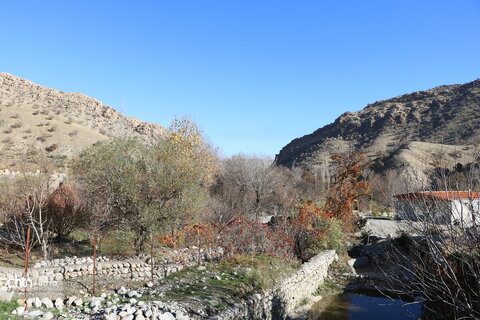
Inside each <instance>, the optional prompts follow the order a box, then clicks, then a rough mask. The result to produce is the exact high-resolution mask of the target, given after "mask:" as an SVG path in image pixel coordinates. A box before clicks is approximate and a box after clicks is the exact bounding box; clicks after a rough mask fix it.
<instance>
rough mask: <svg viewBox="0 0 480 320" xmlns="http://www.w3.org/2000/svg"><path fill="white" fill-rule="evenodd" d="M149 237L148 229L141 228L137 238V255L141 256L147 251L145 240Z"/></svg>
mask: <svg viewBox="0 0 480 320" xmlns="http://www.w3.org/2000/svg"><path fill="white" fill-rule="evenodd" d="M146 237H147V228H145V227H144V226H140V227H139V228H138V232H137V235H136V237H135V254H136V255H139V254H140V253H142V252H143V251H144V249H145V239H146Z"/></svg>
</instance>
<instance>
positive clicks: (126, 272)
mask: <svg viewBox="0 0 480 320" xmlns="http://www.w3.org/2000/svg"><path fill="white" fill-rule="evenodd" d="M200 253H201V257H200V261H201V262H205V261H212V260H218V259H219V258H221V257H223V255H224V252H223V250H222V249H221V248H217V249H210V250H208V251H206V250H203V249H202V250H201V252H200ZM149 261H150V259H149V258H148V257H143V258H136V259H127V260H109V259H108V258H105V257H99V258H98V259H97V263H96V268H97V275H99V276H108V277H114V278H122V279H132V280H139V281H141V280H149V279H150V278H151V265H150V263H149ZM197 262H198V249H193V250H187V249H186V250H172V251H170V252H169V253H168V254H166V255H165V256H163V257H161V258H158V259H156V264H155V265H154V270H153V272H154V277H155V278H164V277H166V276H168V275H169V274H171V273H173V272H177V271H179V270H182V269H183V268H184V267H186V266H192V265H195V264H196V263H197ZM23 275H24V271H23V269H20V268H1V267H0V293H1V292H3V293H6V292H10V293H11V292H16V291H22V290H23V287H21V286H17V285H13V282H14V281H16V280H17V279H19V280H21V279H24V278H23ZM91 275H93V260H92V259H91V258H65V259H55V260H52V261H42V263H38V264H36V265H35V266H34V267H32V268H30V269H29V272H28V279H29V281H31V283H29V284H28V286H33V287H40V286H44V285H47V284H53V283H59V282H62V281H65V280H74V279H78V278H82V277H85V276H91ZM12 285H13V286H12ZM4 295H5V296H7V297H8V296H11V295H10V294H4ZM1 298H2V295H1V294H0V300H1Z"/></svg>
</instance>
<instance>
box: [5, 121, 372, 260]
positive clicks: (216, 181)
mask: <svg viewBox="0 0 480 320" xmlns="http://www.w3.org/2000/svg"><path fill="white" fill-rule="evenodd" d="M332 161H334V162H335V163H336V166H335V167H336V169H335V171H334V172H333V175H332V180H331V182H330V181H329V182H328V186H326V185H325V183H323V182H319V180H318V179H316V177H313V176H311V175H309V173H308V172H303V171H301V170H298V169H286V168H283V167H278V166H275V165H273V164H272V161H271V160H269V159H265V158H260V157H255V156H248V157H247V156H244V155H236V156H233V157H231V158H228V159H224V160H221V159H219V158H218V156H217V155H216V153H215V151H214V149H213V148H212V147H211V146H210V145H209V144H208V143H207V142H206V140H205V139H204V137H203V136H202V133H201V131H200V130H199V129H198V127H197V126H196V125H195V123H193V122H191V121H190V120H187V119H183V120H175V121H174V122H173V123H172V125H171V126H170V128H169V131H168V135H167V136H166V137H165V138H163V139H160V140H158V141H157V142H155V143H149V144H147V143H144V142H141V141H139V140H137V139H134V138H112V139H109V140H105V141H102V142H99V143H97V144H95V145H94V146H92V147H90V148H88V149H87V150H85V151H84V152H82V153H81V154H80V155H79V156H77V157H76V158H74V159H73V160H72V161H71V163H70V164H69V172H68V177H69V178H68V180H67V181H65V182H62V183H60V185H59V186H58V185H55V184H54V182H53V181H52V179H51V173H52V166H51V164H50V163H49V162H48V159H46V158H43V159H39V160H37V165H38V168H39V170H38V171H37V172H36V173H28V174H27V173H25V174H23V175H22V176H17V177H15V178H11V177H5V178H3V179H2V180H1V181H0V182H1V183H0V187H1V188H2V192H1V199H0V201H1V204H2V206H1V208H2V215H1V219H2V221H4V225H3V227H2V228H3V230H4V231H5V233H4V236H3V238H2V239H4V240H5V241H3V243H4V244H5V245H6V246H8V247H10V248H14V249H15V248H17V249H22V250H25V248H26V247H27V244H26V232H27V230H28V228H30V229H31V233H32V236H31V240H30V242H31V243H29V246H30V248H34V249H36V248H38V250H40V251H41V253H42V256H43V258H44V259H46V258H49V257H52V255H53V254H54V252H55V251H56V250H55V247H56V246H57V244H58V243H59V241H60V242H61V241H70V240H69V239H72V238H76V239H79V236H80V239H81V238H84V239H85V236H86V235H87V237H88V239H85V240H91V236H92V235H93V234H96V235H97V236H98V238H99V240H100V243H101V244H105V243H109V242H110V243H111V242H117V241H116V240H115V239H113V240H112V237H114V238H116V239H118V243H122V244H123V245H124V246H125V248H124V249H123V250H112V251H123V252H128V251H129V250H128V249H127V247H132V248H134V252H135V253H136V254H139V253H142V252H145V251H146V246H147V245H148V244H150V245H155V246H158V245H163V246H189V245H195V246H197V247H202V246H223V247H224V248H226V250H227V252H229V253H230V254H232V255H235V254H250V253H267V254H273V255H276V256H281V257H286V258H292V259H293V258H297V259H300V260H302V261H306V260H308V259H309V258H310V257H311V256H312V255H314V254H316V253H317V252H319V251H321V250H324V249H326V248H335V249H337V250H343V248H344V245H343V241H344V237H345V232H349V231H351V230H352V226H353V224H352V223H353V218H352V217H353V213H352V204H353V202H354V201H355V200H357V198H360V197H362V196H364V195H366V194H367V193H368V185H367V184H366V182H363V181H361V175H362V172H363V168H364V167H365V165H366V164H367V162H366V160H365V158H364V157H363V156H361V155H359V154H353V155H344V156H336V157H334V158H333V160H332ZM265 217H268V218H269V219H270V218H271V217H273V218H272V219H271V221H270V223H268V224H267V223H262V222H261V220H262V219H265ZM81 235H83V237H82V236H81Z"/></svg>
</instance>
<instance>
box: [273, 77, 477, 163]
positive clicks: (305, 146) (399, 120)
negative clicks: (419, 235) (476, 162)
mask: <svg viewBox="0 0 480 320" xmlns="http://www.w3.org/2000/svg"><path fill="white" fill-rule="evenodd" d="M479 141H480V80H476V81H473V82H470V83H467V84H464V85H450V86H440V87H437V88H434V89H431V90H427V91H420V92H414V93H411V94H406V95H402V96H399V97H396V98H392V99H388V100H383V101H377V102H375V103H373V104H370V105H368V106H367V107H365V108H364V109H363V110H361V111H358V112H346V113H344V114H343V115H341V116H340V117H339V118H337V119H336V120H335V122H334V123H332V124H329V125H326V126H324V127H322V128H320V129H318V130H316V131H315V132H313V133H311V134H309V135H306V136H303V137H301V138H298V139H295V140H293V141H292V142H290V143H289V144H288V145H286V146H285V147H284V148H283V149H282V150H281V151H280V153H279V154H278V155H277V157H276V162H277V163H278V164H281V165H285V166H289V167H291V166H303V167H312V166H315V165H319V164H322V163H325V161H327V160H326V159H328V157H329V155H330V154H332V153H336V152H339V151H353V150H356V151H360V152H363V153H365V154H367V155H368V156H369V157H370V158H371V159H377V160H378V161H379V162H382V163H385V164H387V167H389V168H391V167H402V166H408V165H412V166H415V167H428V166H431V165H432V161H433V160H440V158H441V159H442V161H446V162H447V163H452V164H455V163H456V162H461V163H463V162H468V161H470V160H471V155H472V154H473V152H474V150H475V147H474V146H473V145H474V144H477V143H478V142H479Z"/></svg>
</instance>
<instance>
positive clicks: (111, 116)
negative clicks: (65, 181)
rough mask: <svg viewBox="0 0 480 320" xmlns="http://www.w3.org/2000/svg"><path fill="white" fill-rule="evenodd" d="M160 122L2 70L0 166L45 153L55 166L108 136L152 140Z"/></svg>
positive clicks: (158, 134) (12, 166)
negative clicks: (155, 122)
mask: <svg viewBox="0 0 480 320" xmlns="http://www.w3.org/2000/svg"><path fill="white" fill-rule="evenodd" d="M164 133H165V130H164V128H163V127H162V126H160V125H158V124H153V123H146V122H142V121H140V120H138V119H135V118H131V117H126V116H124V115H122V114H121V113H120V112H118V111H116V110H115V109H113V108H112V107H109V106H106V105H104V104H102V103H101V102H100V101H98V100H96V99H93V98H90V97H87V96H85V95H83V94H81V93H72V92H62V91H58V90H54V89H49V88H46V87H43V86H40V85H37V84H34V83H32V82H30V81H28V80H25V79H21V78H18V77H16V76H13V75H10V74H7V73H0V169H5V168H8V169H14V170H15V168H16V167H19V166H20V165H22V164H23V162H24V161H21V160H29V158H31V156H33V155H35V154H38V153H44V154H45V155H47V156H48V157H50V158H53V159H54V160H55V162H56V164H57V165H58V166H59V167H62V165H63V163H64V160H65V159H68V158H69V157H71V156H72V155H74V154H75V153H78V152H79V151H81V150H82V149H84V148H86V147H88V146H90V145H92V144H94V143H95V142H98V141H101V140H104V139H108V138H109V137H119V136H135V137H138V138H140V139H142V140H144V141H146V142H152V141H154V140H156V139H158V138H160V137H161V136H162V135H164Z"/></svg>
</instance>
